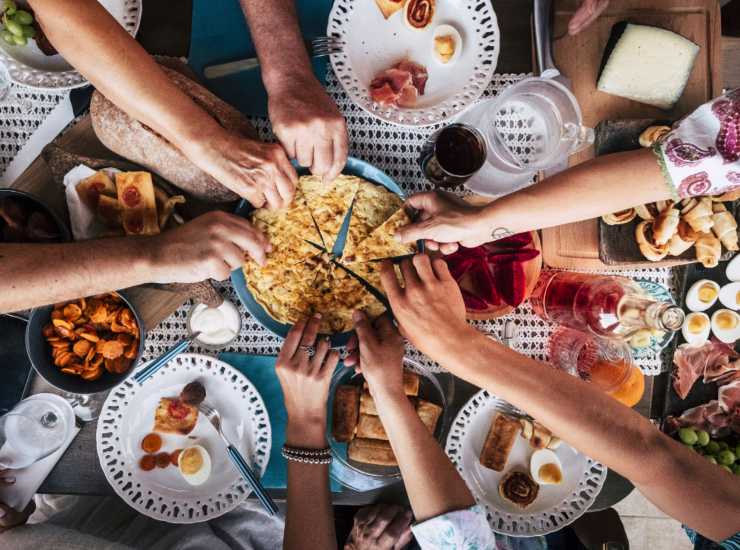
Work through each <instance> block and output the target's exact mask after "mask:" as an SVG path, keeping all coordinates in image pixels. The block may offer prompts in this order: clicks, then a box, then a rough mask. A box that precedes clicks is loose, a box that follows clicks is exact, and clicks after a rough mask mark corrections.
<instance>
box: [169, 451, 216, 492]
mask: <svg viewBox="0 0 740 550" xmlns="http://www.w3.org/2000/svg"><path fill="white" fill-rule="evenodd" d="M177 467H178V469H179V470H180V473H181V474H182V477H184V478H185V481H187V482H188V483H189V484H190V485H203V484H204V483H205V482H206V481H207V480H208V478H209V477H210V476H211V455H209V454H208V451H206V450H205V449H204V448H203V447H202V446H200V445H192V446H190V447H187V448H185V449H183V450H182V452H181V453H180V456H179V457H178V459H177Z"/></svg>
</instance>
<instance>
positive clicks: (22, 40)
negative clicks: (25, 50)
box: [13, 36, 28, 46]
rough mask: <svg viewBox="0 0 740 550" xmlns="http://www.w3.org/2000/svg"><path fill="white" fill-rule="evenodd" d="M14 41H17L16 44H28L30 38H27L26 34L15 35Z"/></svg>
mask: <svg viewBox="0 0 740 550" xmlns="http://www.w3.org/2000/svg"><path fill="white" fill-rule="evenodd" d="M13 42H15V45H16V46H25V45H26V44H28V38H26V37H25V36H14V37H13Z"/></svg>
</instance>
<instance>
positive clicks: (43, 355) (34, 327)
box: [26, 291, 146, 394]
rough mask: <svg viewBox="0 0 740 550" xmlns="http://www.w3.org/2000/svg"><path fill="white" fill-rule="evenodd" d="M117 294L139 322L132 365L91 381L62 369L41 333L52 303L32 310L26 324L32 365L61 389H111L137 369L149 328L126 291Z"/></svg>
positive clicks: (27, 351)
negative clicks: (137, 342)
mask: <svg viewBox="0 0 740 550" xmlns="http://www.w3.org/2000/svg"><path fill="white" fill-rule="evenodd" d="M117 294H118V295H119V296H120V297H121V299H122V300H123V302H124V303H125V304H126V305H127V306H128V307H129V308H130V309H131V311H132V312H133V314H134V317H135V318H136V322H137V324H138V326H139V350H138V351H137V353H136V358H135V359H134V362H133V364H132V365H131V368H130V369H128V370H127V371H126V372H124V373H123V374H113V373H110V372H108V371H105V370H104V372H103V376H101V377H100V378H98V379H97V380H91V381H88V380H83V379H82V378H80V377H79V376H72V375H69V374H64V373H63V372H62V371H61V370H59V367H57V366H56V365H54V362H53V361H52V357H51V346H50V345H49V344H48V343H47V341H46V339H45V338H44V336H43V334H42V330H43V328H44V326H46V325H47V324H48V323H49V322H50V321H51V312H52V310H53V309H54V306H53V305H48V306H43V307H37V308H36V309H34V310H32V311H31V314H30V315H29V316H28V324H27V326H26V353H27V354H28V358H29V359H30V360H31V365H33V368H34V369H35V370H36V372H37V373H38V374H39V376H41V378H43V379H44V380H46V381H47V382H48V383H49V384H51V385H52V386H54V387H55V388H57V389H60V390H62V391H66V392H70V393H83V394H88V393H98V392H102V391H108V390H110V389H111V388H113V387H115V386H117V385H118V384H120V383H121V382H123V381H124V380H126V378H128V377H129V376H131V375H132V374H133V373H134V370H136V366H137V364H138V362H139V359H140V358H141V356H142V354H143V353H144V338H145V337H146V330H145V329H144V323H143V322H142V320H141V317H140V316H139V313H138V312H137V311H136V308H135V307H134V306H133V304H132V303H131V301H130V300H129V299H128V297H127V296H126V294H125V293H124V292H122V291H119V292H117Z"/></svg>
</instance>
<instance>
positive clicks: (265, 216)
mask: <svg viewBox="0 0 740 550" xmlns="http://www.w3.org/2000/svg"><path fill="white" fill-rule="evenodd" d="M252 223H253V224H254V226H255V227H256V228H257V229H259V230H260V231H262V232H263V233H264V234H265V236H266V237H267V238H268V239H269V240H270V243H272V252H270V254H269V255H268V257H267V261H268V263H269V264H274V265H275V266H286V265H287V266H290V265H294V264H297V263H300V262H302V261H304V260H306V259H307V258H309V257H311V256H314V255H315V254H316V248H314V247H313V246H311V245H310V244H308V243H307V242H306V239H308V240H310V241H313V242H315V243H317V244H321V236H320V235H319V233H318V231H317V230H316V224H315V223H314V222H313V219H312V218H311V212H310V211H309V209H308V205H307V203H306V197H305V196H304V195H303V193H302V192H301V190H300V188H299V189H296V194H295V198H294V199H293V202H292V204H291V205H290V206H288V207H287V208H281V209H280V210H268V209H267V208H260V209H258V210H255V212H254V213H253V214H252Z"/></svg>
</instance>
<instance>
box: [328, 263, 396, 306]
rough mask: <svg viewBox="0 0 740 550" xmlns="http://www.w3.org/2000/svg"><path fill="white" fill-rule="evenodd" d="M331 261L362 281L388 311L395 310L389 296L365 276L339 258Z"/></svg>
mask: <svg viewBox="0 0 740 550" xmlns="http://www.w3.org/2000/svg"><path fill="white" fill-rule="evenodd" d="M331 263H333V264H334V265H335V266H337V267H338V268H340V269H342V270H343V271H344V272H345V273H347V275H349V276H350V277H352V278H353V279H355V280H356V281H357V282H358V283H360V284H361V285H362V286H363V287H364V288H365V290H367V291H368V292H369V293H370V294H372V295H373V297H374V298H375V299H376V300H378V302H380V303H381V304H383V305H384V306H385V309H387V310H388V313H391V314H392V312H393V310H392V309H391V303H390V302H389V301H388V298H386V296H385V294H383V293H382V292H381V291H379V290H378V289H377V288H375V287H374V286H373V285H371V284H370V283H368V282H367V281H366V280H365V279H364V278H363V277H360V276H359V275H358V274H357V273H355V272H354V271H352V270H351V269H350V268H348V267H347V266H345V265H343V264H340V263H339V262H338V261H337V260H335V259H332V261H331Z"/></svg>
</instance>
